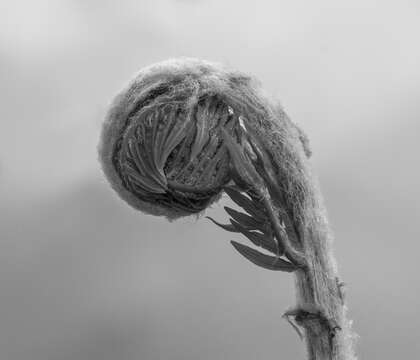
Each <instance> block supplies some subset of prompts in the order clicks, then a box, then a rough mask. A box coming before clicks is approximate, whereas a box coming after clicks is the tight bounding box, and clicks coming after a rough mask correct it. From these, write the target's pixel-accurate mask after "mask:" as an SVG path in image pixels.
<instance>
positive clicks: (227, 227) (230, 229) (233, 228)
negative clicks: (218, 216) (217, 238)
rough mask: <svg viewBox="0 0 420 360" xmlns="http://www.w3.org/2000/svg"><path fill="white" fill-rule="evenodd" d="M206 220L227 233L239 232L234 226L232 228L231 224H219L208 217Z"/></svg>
mask: <svg viewBox="0 0 420 360" xmlns="http://www.w3.org/2000/svg"><path fill="white" fill-rule="evenodd" d="M206 218H207V219H209V220H211V221H212V222H213V223H214V224H216V225H217V226H219V227H221V228H222V229H224V230H226V231H229V232H235V233H237V232H239V231H238V230H237V229H236V228H235V226H233V225H232V224H221V223H219V222H218V221H216V220H214V219H213V218H211V217H210V216H206Z"/></svg>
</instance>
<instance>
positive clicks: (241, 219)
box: [224, 206, 265, 231]
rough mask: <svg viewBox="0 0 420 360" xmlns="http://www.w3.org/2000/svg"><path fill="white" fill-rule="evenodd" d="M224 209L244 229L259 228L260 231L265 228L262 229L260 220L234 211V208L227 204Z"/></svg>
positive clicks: (262, 224) (262, 225)
mask: <svg viewBox="0 0 420 360" xmlns="http://www.w3.org/2000/svg"><path fill="white" fill-rule="evenodd" d="M224 209H225V210H226V212H227V213H228V214H229V215H230V216H231V217H232V218H233V220H235V221H236V222H238V223H239V224H240V225H242V226H243V227H245V228H246V229H248V230H261V231H264V230H265V229H264V223H263V222H262V221H257V220H256V219H254V218H253V217H251V216H249V215H247V214H244V213H241V212H239V211H236V210H234V209H232V208H230V207H229V206H225V207H224Z"/></svg>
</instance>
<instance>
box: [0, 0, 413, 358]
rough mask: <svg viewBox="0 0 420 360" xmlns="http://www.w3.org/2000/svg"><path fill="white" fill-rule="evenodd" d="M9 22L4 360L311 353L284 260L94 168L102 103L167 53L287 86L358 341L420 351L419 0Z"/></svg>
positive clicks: (77, 5) (374, 348)
mask: <svg viewBox="0 0 420 360" xmlns="http://www.w3.org/2000/svg"><path fill="white" fill-rule="evenodd" d="M0 27H1V28H0V102H1V106H0V119H1V120H0V121H1V128H0V319H1V320H0V359H1V360H134V359H136V360H137V359H141V360H143V359H145V360H146V359H147V360H160V359H171V360H189V359H191V360H192V359H194V360H195V359H200V360H201V359H203V360H206V359H209V360H210V359H212V360H213V359H241V360H255V359H258V358H264V359H303V358H304V356H305V355H304V351H303V345H302V344H301V343H300V341H299V339H298V337H297V336H296V334H295V332H294V331H293V330H292V328H291V327H290V326H289V325H288V324H287V323H286V322H285V321H284V320H283V319H282V318H281V315H282V313H283V312H284V311H285V310H286V309H287V308H288V307H289V306H292V305H293V304H294V291H293V280H292V277H291V276H290V275H288V274H284V273H271V272H269V271H265V270H262V269H259V268H257V267H255V266H252V265H251V264H250V263H248V262H247V261H246V260H245V259H243V258H241V257H240V256H239V255H238V254H237V253H236V252H235V251H234V249H233V248H231V246H230V245H229V240H231V239H236V240H240V239H241V238H240V237H236V236H235V235H231V234H229V233H226V232H223V231H222V230H219V229H217V228H216V227H215V226H214V225H212V224H210V223H209V221H207V220H206V219H200V220H198V221H197V220H196V219H195V218H190V219H185V220H181V221H177V222H175V223H168V222H167V221H165V220H164V219H160V218H154V217H150V216H146V215H143V214H141V213H139V212H136V211H134V210H133V209H131V208H129V207H128V206H127V205H126V204H125V203H123V202H122V201H121V200H119V199H118V198H117V196H116V195H115V194H114V193H113V192H112V191H111V189H110V187H109V186H108V185H107V183H106V181H105V180H104V178H103V176H102V174H101V171H100V168H99V165H98V163H97V160H96V157H97V156H96V144H97V141H98V133H99V130H100V126H101V122H102V119H103V118H104V114H105V112H106V109H107V105H108V103H109V102H110V101H111V99H112V97H113V96H114V94H115V93H116V92H117V91H118V90H119V89H120V88H121V87H122V86H123V85H124V84H125V83H126V82H127V81H128V80H129V79H130V78H131V77H132V76H133V74H135V72H136V71H137V70H139V69H140V68H141V67H143V66H145V65H148V64H151V63H153V62H156V61H159V60H164V59H166V58H169V57H174V56H193V57H199V58H204V59H207V60H213V61H220V62H223V63H226V64H228V65H230V66H232V67H234V68H236V69H240V70H243V71H246V72H249V73H252V74H254V75H255V76H257V77H258V78H260V79H261V81H262V83H263V84H264V87H265V88H266V89H267V90H269V91H270V92H272V93H274V94H276V95H277V96H278V97H279V98H280V99H281V101H282V103H283V105H284V107H285V109H286V111H287V112H288V114H289V115H290V116H291V118H292V119H293V120H294V121H296V122H297V123H299V124H300V125H301V126H302V127H303V128H304V129H305V130H306V132H307V133H308V135H309V137H310V139H311V144H312V148H313V151H314V156H313V166H314V168H315V170H316V172H317V174H318V175H319V178H320V182H321V186H322V190H323V193H324V196H325V199H326V204H327V206H328V210H329V214H330V220H331V223H332V225H333V229H334V233H335V237H336V241H335V252H336V256H337V259H338V263H339V267H340V272H341V275H342V277H343V279H344V281H345V282H346V284H347V296H348V303H349V307H350V317H351V318H352V319H354V328H355V330H356V331H357V333H358V334H359V336H360V338H359V340H358V344H357V352H358V354H359V356H360V359H382V360H386V359H395V358H415V357H416V355H417V356H418V353H419V352H420V342H419V340H418V338H419V335H420V334H419V329H420V316H419V295H420V285H419V281H418V254H419V250H420V245H419V235H420V234H419V233H420V231H419V222H420V221H419V213H420V205H419V200H418V199H419V197H420V192H419V186H418V184H419V180H420V170H419V167H418V166H419V148H420V146H419V141H418V136H419V135H418V134H419V131H420V122H419V113H420V101H419V95H420V86H419V85H420V67H419V63H420V47H419V35H420V5H419V3H418V1H404V0H399V1H396V0H395V1H371V0H354V1H337V0H334V1H333V0H331V1H323V0H322V1H309V0H308V1H296V0H293V1H292V0H289V1H279V0H276V1H274V0H272V1H266V0H259V1H229V0H223V1H221V0H220V1H219V0H217V1H215V0H212V1H209V0H202V1H194V0H182V1H181V0H178V1H174V0H153V1H138V0H137V1H135V0H125V1H122V0H120V1H97V0H83V1H82V0H72V1H70V0H69V1H59V0H51V1H47V0H39V1H30V0H28V1H19V0H14V1H4V0H3V1H1V2H0ZM226 203H227V199H224V200H222V202H221V203H220V204H218V205H215V206H214V207H213V208H212V209H211V210H210V211H209V212H208V214H211V215H212V216H214V217H216V218H218V219H219V220H223V219H225V218H226V215H225V214H224V211H223V208H222V205H223V204H226Z"/></svg>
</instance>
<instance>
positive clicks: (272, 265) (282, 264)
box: [230, 241, 297, 272]
mask: <svg viewBox="0 0 420 360" xmlns="http://www.w3.org/2000/svg"><path fill="white" fill-rule="evenodd" d="M230 243H231V244H232V246H233V247H234V248H235V249H236V250H237V251H238V252H239V253H240V254H241V255H242V256H244V257H245V258H247V259H248V260H249V261H251V262H252V263H254V264H255V265H257V266H260V267H262V268H264V269H268V270H274V271H285V272H293V271H295V270H296V269H297V266H295V265H293V264H292V263H290V262H288V261H286V260H283V259H280V258H279V257H275V256H269V255H265V254H263V253H260V252H258V251H257V250H254V249H252V248H250V247H249V246H246V245H242V244H240V243H238V242H236V241H231V242H230Z"/></svg>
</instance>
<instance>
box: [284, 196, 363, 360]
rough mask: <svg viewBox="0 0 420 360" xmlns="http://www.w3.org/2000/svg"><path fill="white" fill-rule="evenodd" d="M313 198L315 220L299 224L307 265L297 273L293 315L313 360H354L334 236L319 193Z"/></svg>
mask: <svg viewBox="0 0 420 360" xmlns="http://www.w3.org/2000/svg"><path fill="white" fill-rule="evenodd" d="M312 196H313V200H314V201H313V206H314V208H313V209H312V210H313V211H312V216H311V217H310V218H309V219H306V221H302V222H300V224H299V232H300V238H301V242H302V251H303V253H304V257H305V259H306V263H307V265H306V267H305V268H302V269H298V270H297V271H296V272H295V274H296V275H295V276H296V297H297V306H296V309H294V310H293V311H292V315H293V316H294V319H295V321H296V323H297V324H298V325H299V326H300V327H301V328H303V329H304V334H305V342H306V346H307V353H308V359H309V360H352V359H354V358H355V357H354V355H353V349H352V341H353V335H352V333H351V323H350V321H349V320H348V319H347V318H346V314H345V309H346V308H345V304H344V299H343V295H342V291H341V284H340V282H339V281H338V273H337V269H336V265H335V259H334V256H333V253H332V250H331V239H330V236H331V235H330V231H329V228H328V224H327V221H326V216H325V211H324V208H323V205H322V203H321V200H320V199H321V197H320V193H319V191H318V190H317V189H313V194H312Z"/></svg>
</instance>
